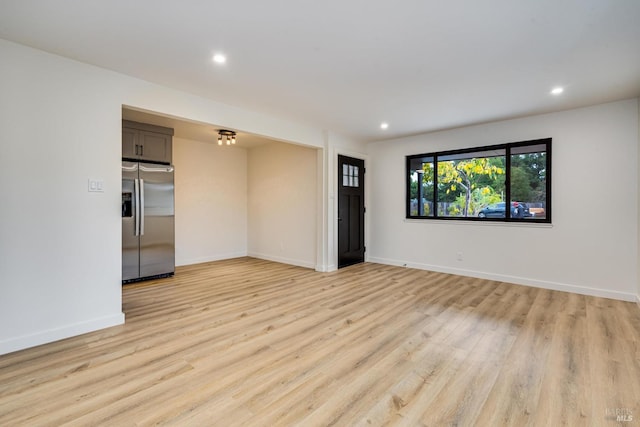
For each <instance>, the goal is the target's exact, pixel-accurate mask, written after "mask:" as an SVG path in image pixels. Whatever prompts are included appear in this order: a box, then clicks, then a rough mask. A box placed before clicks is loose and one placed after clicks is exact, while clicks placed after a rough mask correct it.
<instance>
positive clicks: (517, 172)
mask: <svg viewBox="0 0 640 427" xmlns="http://www.w3.org/2000/svg"><path fill="white" fill-rule="evenodd" d="M510 177H511V206H512V213H513V215H512V216H513V217H514V218H530V219H534V220H544V219H546V217H547V215H546V207H547V206H546V205H547V152H546V146H544V145H537V146H530V147H517V148H514V149H512V150H511V174H510Z"/></svg>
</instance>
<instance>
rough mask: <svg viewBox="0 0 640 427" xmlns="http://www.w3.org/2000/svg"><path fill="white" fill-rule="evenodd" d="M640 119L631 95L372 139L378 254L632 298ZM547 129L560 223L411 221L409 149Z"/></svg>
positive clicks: (374, 249)
mask: <svg viewBox="0 0 640 427" xmlns="http://www.w3.org/2000/svg"><path fill="white" fill-rule="evenodd" d="M638 120H639V119H638V101H637V100H636V99H633V100H628V101H621V102H615V103H610V104H604V105H598V106H593V107H589V108H583V109H577V110H572V111H565V112H561V113H555V114H546V115H540V116H534V117H528V118H523V119H517V120H509V121H503V122H497V123H491V124H485V125H479V126H471V127H466V128H462V129H455V130H450V131H444V132H438V133H431V134H425V135H420V136H415V137H410V138H404V139H398V140H393V141H385V142H380V143H375V144H372V145H371V146H370V151H369V155H370V158H371V175H372V176H371V181H372V184H371V185H372V187H373V197H372V199H373V200H372V205H371V207H372V209H371V217H372V218H371V219H370V220H372V222H373V224H372V228H373V233H372V241H371V244H370V246H369V248H370V249H371V260H372V261H377V262H382V263H389V264H397V265H403V264H407V265H408V266H410V267H411V266H413V267H417V268H425V269H431V270H436V271H444V272H451V273H458V274H462V275H469V276H476V277H484V278H491V279H496V280H503V281H508V282H514V283H521V284H528V285H533V286H540V287H545V288H551V289H560V290H567V291H573V292H577V293H584V294H590V295H600V296H606V297H612V298H619V299H625V300H633V299H634V298H635V293H636V292H637V289H638V288H637V286H638V284H637V283H638V267H637V260H638V187H637V186H638V172H637V169H638ZM545 137H551V138H553V148H552V151H553V156H552V198H553V199H552V202H553V225H552V226H541V225H537V226H536V225H531V226H527V225H520V224H517V225H516V224H508V225H507V224H494V223H491V224H489V223H477V222H471V221H469V222H466V223H460V222H457V221H456V222H453V221H425V220H412V221H407V220H405V205H404V203H405V173H406V172H405V156H406V155H410V154H419V153H427V152H432V151H438V150H447V149H456V148H467V147H473V146H482V145H491V144H499V143H506V142H514V141H522V140H530V139H538V138H545ZM458 252H463V261H457V260H456V254H457V253H458Z"/></svg>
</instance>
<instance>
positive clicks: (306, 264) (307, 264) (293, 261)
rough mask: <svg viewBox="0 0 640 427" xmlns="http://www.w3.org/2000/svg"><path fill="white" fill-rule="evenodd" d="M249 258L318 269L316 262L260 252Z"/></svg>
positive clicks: (253, 253) (251, 254)
mask: <svg viewBox="0 0 640 427" xmlns="http://www.w3.org/2000/svg"><path fill="white" fill-rule="evenodd" d="M247 256H250V257H253V258H258V259H264V260H266V261H274V262H279V263H282V264H289V265H295V266H297V267H305V268H311V269H314V270H315V269H316V264H315V263H314V262H309V261H303V260H299V259H293V258H285V257H280V256H276V255H268V254H262V253H258V252H249V253H248V254H247Z"/></svg>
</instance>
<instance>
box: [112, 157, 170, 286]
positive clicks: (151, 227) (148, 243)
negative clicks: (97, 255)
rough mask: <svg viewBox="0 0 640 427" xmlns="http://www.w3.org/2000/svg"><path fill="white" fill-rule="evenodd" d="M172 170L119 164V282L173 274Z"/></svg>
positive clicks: (152, 165)
mask: <svg viewBox="0 0 640 427" xmlns="http://www.w3.org/2000/svg"><path fill="white" fill-rule="evenodd" d="M173 190H174V187H173V166H171V165H161V164H153V163H143V162H129V161H123V162H122V282H123V283H127V282H132V281H137V280H141V279H146V278H153V277H165V276H170V275H172V274H173V273H174V271H175V243H174V242H175V240H174V197H173V193H174V191H173Z"/></svg>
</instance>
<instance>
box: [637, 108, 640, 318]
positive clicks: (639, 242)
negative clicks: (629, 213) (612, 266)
mask: <svg viewBox="0 0 640 427" xmlns="http://www.w3.org/2000/svg"><path fill="white" fill-rule="evenodd" d="M637 162H638V163H637V165H638V166H640V98H638V160H637ZM637 191H638V248H639V249H638V263H637V265H639V266H640V173H639V174H638V183H637ZM637 284H638V288H637V293H636V302H637V303H638V305H639V306H640V271H639V272H638V283H637Z"/></svg>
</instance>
